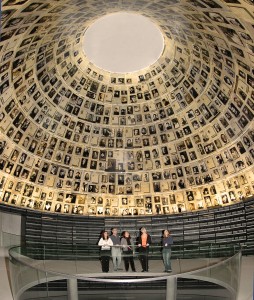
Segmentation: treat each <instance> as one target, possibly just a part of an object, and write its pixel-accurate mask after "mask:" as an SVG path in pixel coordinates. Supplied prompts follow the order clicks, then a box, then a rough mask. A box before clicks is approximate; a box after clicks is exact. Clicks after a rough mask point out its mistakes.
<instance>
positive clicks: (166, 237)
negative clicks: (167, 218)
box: [162, 229, 173, 273]
mask: <svg viewBox="0 0 254 300" xmlns="http://www.w3.org/2000/svg"><path fill="white" fill-rule="evenodd" d="M172 245H173V237H172V236H171V233H170V231H169V230H167V229H165V230H164V231H163V236H162V258H163V263H164V267H165V271H164V272H167V273H170V272H172V268H171V260H170V258H171V246H172Z"/></svg>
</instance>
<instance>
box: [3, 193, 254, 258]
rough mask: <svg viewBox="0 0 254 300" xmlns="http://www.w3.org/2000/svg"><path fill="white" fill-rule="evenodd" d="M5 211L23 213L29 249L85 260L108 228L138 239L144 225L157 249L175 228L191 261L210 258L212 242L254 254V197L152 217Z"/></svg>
mask: <svg viewBox="0 0 254 300" xmlns="http://www.w3.org/2000/svg"><path fill="white" fill-rule="evenodd" d="M0 209H1V210H3V211H8V212H10V213H18V214H21V215H22V217H23V218H22V220H23V221H22V232H23V244H24V245H26V247H27V249H30V250H31V251H32V249H35V248H40V247H41V246H42V245H43V246H45V248H46V251H48V253H51V255H64V254H65V255H66V257H67V258H68V256H69V253H70V251H72V252H75V254H78V255H81V256H83V255H84V254H88V253H94V252H97V251H98V247H97V242H98V239H99V236H100V232H101V231H102V230H103V229H106V230H109V231H110V229H111V228H112V227H117V228H118V229H119V233H121V232H122V231H124V230H128V231H129V232H130V233H131V235H132V236H133V237H134V238H135V237H137V236H138V234H139V229H140V228H141V227H143V226H145V227H146V228H147V230H148V232H149V233H150V234H151V236H152V241H153V245H157V244H160V240H161V234H162V230H163V229H169V230H171V232H172V235H173V237H174V250H175V252H177V254H178V255H181V254H183V252H184V254H185V256H186V257H187V256H188V253H189V256H193V257H194V256H196V257H199V256H203V255H207V253H208V248H209V247H208V246H209V245H211V244H212V245H213V247H214V249H218V248H225V247H227V246H228V245H230V244H239V243H240V244H242V245H244V254H246V255H248V254H253V253H254V197H251V198H249V199H247V200H245V201H242V202H239V203H236V204H234V205H230V206H226V207H218V208H213V209H209V210H202V211H196V212H188V213H181V214H174V215H158V216H150V217H147V216H146V217H133V216H131V217H114V218H113V217H109V218H105V217H88V216H87V217H84V216H82V217H81V216H76V215H68V216H67V215H60V214H59V215H57V214H48V213H40V212H36V211H32V210H25V209H23V210H22V209H18V208H16V207H15V208H14V207H10V206H6V205H2V204H1V206H0ZM56 250H57V251H56ZM72 254H73V253H72ZM175 254H176V253H175Z"/></svg>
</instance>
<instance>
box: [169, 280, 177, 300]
mask: <svg viewBox="0 0 254 300" xmlns="http://www.w3.org/2000/svg"><path fill="white" fill-rule="evenodd" d="M176 294H177V278H176V277H173V276H172V277H171V276H169V277H168V278H167V290H166V300H176Z"/></svg>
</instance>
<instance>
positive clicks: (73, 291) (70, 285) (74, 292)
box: [67, 278, 78, 300]
mask: <svg viewBox="0 0 254 300" xmlns="http://www.w3.org/2000/svg"><path fill="white" fill-rule="evenodd" d="M67 291H68V300H78V280H77V279H76V278H69V279H67Z"/></svg>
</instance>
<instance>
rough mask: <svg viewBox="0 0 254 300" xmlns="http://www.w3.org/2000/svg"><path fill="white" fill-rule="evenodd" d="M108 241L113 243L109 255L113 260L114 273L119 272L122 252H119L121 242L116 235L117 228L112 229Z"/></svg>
mask: <svg viewBox="0 0 254 300" xmlns="http://www.w3.org/2000/svg"><path fill="white" fill-rule="evenodd" d="M110 239H111V241H112V243H113V247H112V248H111V255H112V260H113V266H114V271H117V270H121V269H120V265H121V258H122V252H121V240H120V237H119V235H118V230H117V228H112V234H111V236H110Z"/></svg>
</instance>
